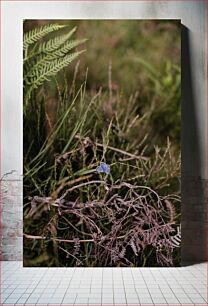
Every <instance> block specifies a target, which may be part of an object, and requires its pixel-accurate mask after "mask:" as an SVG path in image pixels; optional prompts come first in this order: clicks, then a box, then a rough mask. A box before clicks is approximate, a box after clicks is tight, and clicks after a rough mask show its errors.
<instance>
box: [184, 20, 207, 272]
mask: <svg viewBox="0 0 208 306" xmlns="http://www.w3.org/2000/svg"><path fill="white" fill-rule="evenodd" d="M181 35H182V36H181V43H182V46H181V66H182V102H181V116H182V118H181V121H182V132H181V133H182V134H181V157H182V167H181V193H182V211H181V213H182V220H181V222H182V229H181V230H182V242H181V257H182V265H183V266H184V265H188V264H191V263H196V262H201V261H205V260H207V259H208V258H207V252H206V249H207V246H206V241H207V239H206V238H207V237H206V235H207V234H206V233H207V230H208V227H207V223H206V222H207V221H206V210H207V208H206V206H207V203H206V202H207V199H206V195H205V192H206V189H207V188H206V185H207V184H206V180H204V179H203V173H201V172H202V170H201V169H203V168H204V167H205V165H204V164H203V160H202V156H203V155H202V153H203V152H202V148H200V143H199V137H200V131H199V125H200V122H198V121H199V120H197V106H198V105H197V104H198V103H199V102H200V101H197V95H196V94H195V93H194V91H193V71H192V70H191V67H192V66H191V52H190V40H189V30H188V29H187V28H186V27H185V26H183V25H182V34H181ZM201 103H203V101H201Z"/></svg>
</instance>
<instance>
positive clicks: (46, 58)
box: [24, 39, 86, 82]
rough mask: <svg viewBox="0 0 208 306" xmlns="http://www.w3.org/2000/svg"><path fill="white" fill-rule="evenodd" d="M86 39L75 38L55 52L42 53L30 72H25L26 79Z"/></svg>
mask: <svg viewBox="0 0 208 306" xmlns="http://www.w3.org/2000/svg"><path fill="white" fill-rule="evenodd" d="M85 41H86V39H81V40H75V41H69V42H67V43H66V44H64V45H63V47H61V48H60V49H58V50H56V51H54V52H53V53H49V54H40V55H39V56H38V57H37V62H36V63H35V64H34V65H32V66H30V68H29V70H28V73H27V71H25V73H24V80H25V81H26V82H28V79H30V78H33V77H35V76H36V75H37V71H39V70H41V69H42V68H44V66H45V65H48V64H50V62H51V61H53V60H55V59H57V58H60V57H63V56H65V55H66V54H67V53H68V52H69V51H70V50H71V49H73V48H75V47H77V46H78V45H80V44H82V43H84V42H85Z"/></svg>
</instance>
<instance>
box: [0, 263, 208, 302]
mask: <svg viewBox="0 0 208 306" xmlns="http://www.w3.org/2000/svg"><path fill="white" fill-rule="evenodd" d="M0 264H1V301H0V304H1V305H2V304H3V305H7V306H9V305H15V304H21V305H39V304H41V305H50V304H51V305H52V304H53V305H77V306H78V305H132V306H133V305H134V306H136V305H146V306H147V304H148V305H162V304H164V305H186V304H188V305H207V264H197V265H193V266H188V267H182V268H133V269H132V268H23V266H22V262H11V261H10V262H9V261H7V262H0Z"/></svg>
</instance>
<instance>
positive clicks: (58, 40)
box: [38, 27, 77, 53]
mask: <svg viewBox="0 0 208 306" xmlns="http://www.w3.org/2000/svg"><path fill="white" fill-rule="evenodd" d="M76 29H77V28H76V27H74V28H73V29H72V30H71V31H70V32H69V33H67V34H64V35H61V36H58V37H55V38H53V39H50V40H48V41H47V42H43V43H42V44H40V46H39V48H38V53H50V52H53V51H54V50H56V49H58V48H59V47H60V46H61V45H62V44H64V43H65V42H66V41H67V40H68V39H69V38H70V37H71V36H72V34H74V32H75V31H76Z"/></svg>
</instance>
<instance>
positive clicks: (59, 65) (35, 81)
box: [25, 50, 86, 106]
mask: <svg viewBox="0 0 208 306" xmlns="http://www.w3.org/2000/svg"><path fill="white" fill-rule="evenodd" d="M84 51H86V50H81V51H78V52H74V53H71V54H67V55H66V56H65V57H62V58H59V59H57V58H56V59H55V60H53V61H52V62H46V63H45V64H44V65H43V66H42V67H41V69H36V70H35V74H34V77H33V78H31V80H30V81H28V80H27V82H26V83H27V85H29V88H28V90H25V103H26V105H25V106H27V103H28V101H29V99H30V97H31V94H32V92H33V91H34V90H35V89H36V88H38V87H39V86H41V85H42V84H43V83H44V82H45V81H50V77H52V76H54V75H56V74H57V73H58V72H59V71H60V70H62V69H63V68H64V67H66V66H68V65H69V64H70V63H71V62H72V61H73V60H75V59H76V58H77V57H78V56H79V55H80V54H81V53H83V52H84Z"/></svg>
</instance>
